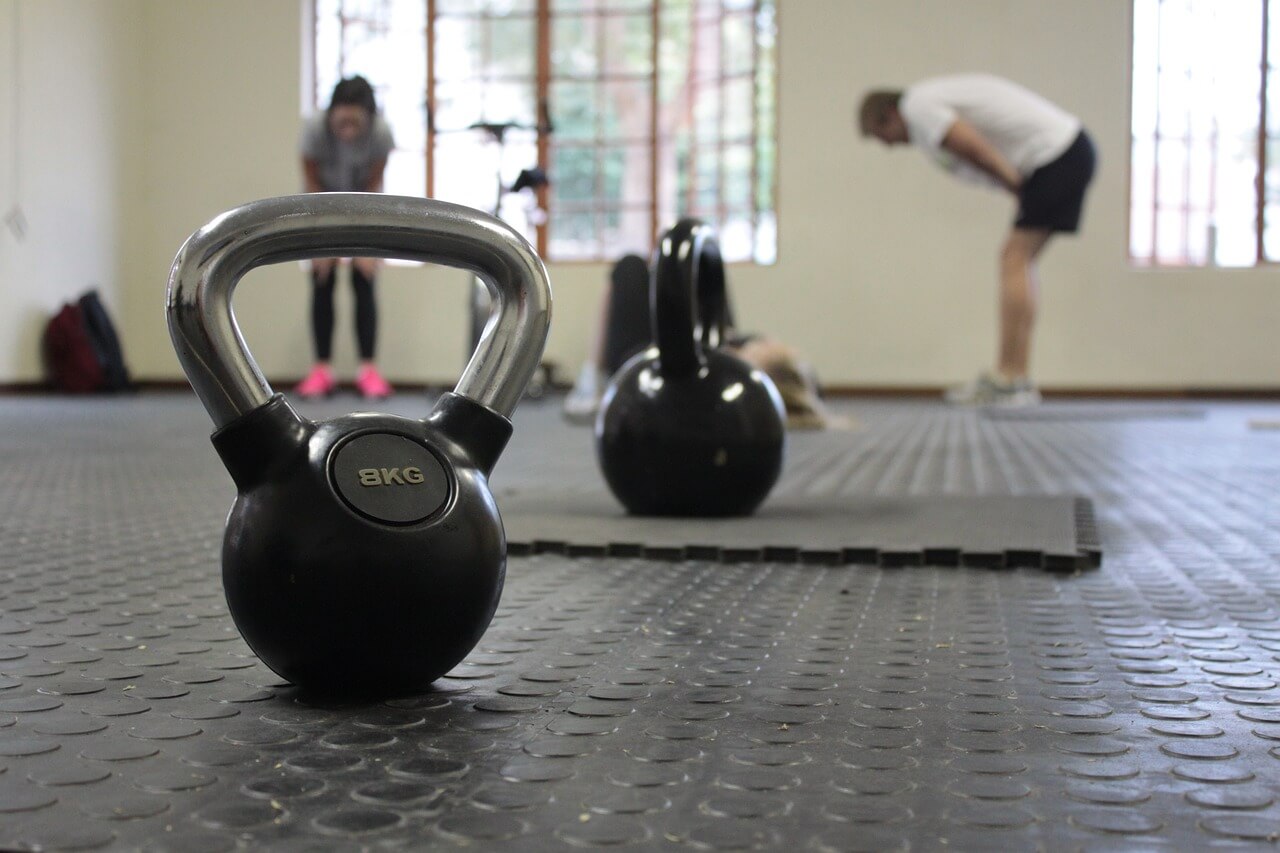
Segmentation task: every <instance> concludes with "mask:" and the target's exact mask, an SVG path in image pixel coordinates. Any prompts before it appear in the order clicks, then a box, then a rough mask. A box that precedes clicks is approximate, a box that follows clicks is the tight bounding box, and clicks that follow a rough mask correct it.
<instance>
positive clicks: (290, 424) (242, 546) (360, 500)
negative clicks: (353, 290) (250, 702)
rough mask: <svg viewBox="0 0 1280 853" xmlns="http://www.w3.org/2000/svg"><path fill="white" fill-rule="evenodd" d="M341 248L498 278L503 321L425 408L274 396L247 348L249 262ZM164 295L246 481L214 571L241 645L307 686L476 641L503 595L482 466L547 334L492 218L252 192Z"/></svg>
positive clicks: (196, 242)
mask: <svg viewBox="0 0 1280 853" xmlns="http://www.w3.org/2000/svg"><path fill="white" fill-rule="evenodd" d="M334 255H362V256H363V255H383V256H400V257H410V258H415V259H421V260H433V261H440V262H443V263H452V264H454V265H459V266H465V267H467V268H469V269H473V270H474V271H476V272H478V273H480V274H481V275H482V276H484V277H485V278H486V280H487V282H488V283H489V284H490V288H491V291H492V293H493V296H494V311H495V313H496V314H497V315H498V319H497V322H496V323H492V324H490V327H489V328H488V329H487V332H488V334H487V335H486V337H485V338H483V339H482V340H481V341H480V344H479V345H478V346H477V350H476V353H475V355H473V357H472V361H471V363H470V364H469V365H468V367H467V370H466V371H465V372H464V374H463V377H462V379H461V380H460V381H459V383H458V387H457V389H455V391H454V393H451V394H445V395H443V396H442V397H441V398H440V399H439V400H438V401H437V403H436V405H435V408H434V410H433V411H432V413H431V415H430V416H429V417H428V418H426V419H425V420H414V419H412V418H403V417H397V416H393V415H383V414H351V415H347V416H344V417H340V418H335V419H332V420H326V421H319V422H316V421H311V420H309V419H306V418H303V417H301V416H299V415H298V413H297V412H295V411H294V409H293V407H292V406H290V405H289V403H288V401H287V400H286V399H285V398H284V397H283V396H281V395H279V394H271V392H270V388H269V386H267V385H266V382H265V381H264V380H262V379H261V375H260V374H258V372H257V369H256V366H255V365H253V362H252V360H251V358H250V357H249V355H248V351H247V350H246V349H244V343H243V340H242V339H241V338H240V335H239V331H238V329H237V328H236V325H235V321H234V317H232V315H231V312H230V304H229V297H230V292H231V290H232V288H233V287H234V284H235V282H236V281H237V280H238V279H239V278H240V277H241V276H242V275H243V274H244V272H246V271H247V270H248V269H250V268H252V267H253V266H257V265H259V264H261V263H267V262H270V261H272V260H279V259H287V258H296V257H330V256H334ZM168 306H169V317H170V331H171V333H172V335H173V338H174V343H175V346H176V348H177V350H178V354H179V357H180V359H181V360H182V362H183V366H184V368H186V370H187V372H188V376H189V377H190V378H191V380H192V385H193V386H194V387H195V389H196V391H197V393H198V394H199V395H200V397H201V399H202V401H204V403H205V405H206V407H207V408H208V409H209V411H210V414H212V415H213V417H214V421H215V423H216V424H217V425H218V429H217V430H216V431H215V432H214V435H213V444H214V447H215V449H216V450H217V451H218V454H219V455H220V456H221V458H222V460H223V462H224V464H225V465H226V467H227V470H228V472H229V473H230V474H231V476H232V479H233V480H234V481H235V483H236V486H237V490H238V495H237V497H236V500H235V503H234V505H233V506H232V509H231V513H230V515H229V517H228V519H227V526H226V533H225V537H224V540H223V552H222V577H223V584H224V587H225V591H226V596H227V603H228V606H229V608H230V610H231V615H232V618H233V619H234V620H235V623H236V625H237V627H238V628H239V629H240V632H241V634H242V635H243V636H244V638H245V641H246V642H247V643H248V644H249V646H250V648H252V649H253V651H254V652H255V653H256V654H257V655H258V656H259V657H260V658H261V659H262V661H263V662H264V663H265V664H266V665H267V666H269V667H270V668H271V669H272V670H274V671H275V672H276V673H278V674H279V675H281V676H282V677H284V678H286V679H288V680H289V681H292V682H294V683H295V684H298V685H302V686H305V687H308V688H311V689H314V690H316V691H320V692H327V693H344V694H360V695H396V694H404V693H409V692H416V691H421V690H423V689H425V688H426V687H428V685H430V684H431V682H432V681H434V680H435V679H436V678H438V677H440V676H441V675H443V674H444V673H445V672H448V671H449V670H450V669H452V668H453V667H454V666H455V665H456V664H457V663H458V662H459V661H461V660H462V659H463V658H464V657H466V655H467V654H468V653H469V652H470V651H471V649H472V648H474V646H475V644H476V643H477V642H478V641H479V639H480V637H481V636H482V635H483V634H484V631H485V629H486V628H487V627H488V625H489V622H490V620H491V619H492V617H493V614H494V611H495V610H496V608H497V605H498V600H499V597H500V595H501V591H502V585H503V580H504V576H505V568H506V540H505V537H504V535H503V530H502V522H501V519H500V517H499V515H498V509H497V507H496V505H495V503H494V500H493V496H492V495H491V493H490V491H489V486H488V477H489V473H490V471H491V470H492V468H493V466H494V464H495V463H496V462H497V460H498V457H499V455H500V454H501V453H502V450H503V448H504V447H505V446H506V443H507V440H508V439H509V438H510V436H511V431H512V428H511V422H510V420H509V419H508V415H509V413H510V411H511V409H512V408H513V407H514V405H515V401H516V400H517V399H518V398H519V394H520V392H521V391H522V389H523V387H524V383H525V382H527V381H528V378H529V376H530V375H531V374H532V372H533V370H534V368H536V366H537V362H538V359H539V357H540V355H541V351H542V345H543V343H544V342H545V339H546V330H547V322H548V319H549V311H550V291H549V289H548V286H547V282H546V278H545V271H544V270H543V269H542V265H541V263H540V262H539V261H538V260H537V258H536V256H535V255H533V253H532V250H531V249H529V248H528V246H527V244H526V243H524V241H523V238H520V237H519V236H518V235H516V234H515V232H513V231H511V230H510V229H509V228H507V227H506V226H505V225H503V224H502V223H501V222H499V221H498V220H496V219H492V218H491V217H488V216H485V215H484V214H480V213H478V212H475V211H471V210H468V209H466V208H460V207H457V206H455V205H446V204H443V203H441V202H433V201H427V200H425V199H403V198H395V197H390V196H380V195H360V194H340V193H331V194H324V195H308V196H294V197H287V198H282V199H268V200H264V201H261V202H254V203H253V204H250V205H246V206H245V207H242V208H239V209H237V210H235V211H232V212H230V213H228V214H224V216H222V217H219V219H217V220H214V222H213V223H211V224H210V225H209V226H206V228H205V229H203V230H202V231H199V232H197V233H196V234H195V235H193V236H192V238H191V240H189V241H188V242H187V244H186V245H185V246H184V247H183V249H182V251H180V252H179V254H178V258H177V260H176V261H175V264H174V272H173V275H172V276H171V279H170V289H169V302H168ZM498 348H500V352H501V355H497V354H495V353H494V350H495V349H498ZM244 377H249V379H248V380H246V379H244ZM252 380H256V381H252Z"/></svg>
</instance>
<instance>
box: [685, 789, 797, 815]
mask: <svg viewBox="0 0 1280 853" xmlns="http://www.w3.org/2000/svg"><path fill="white" fill-rule="evenodd" d="M791 808H792V801H791V800H788V799H784V798H782V797H772V796H761V795H758V794H737V793H732V792H729V793H724V794H717V795H715V796H713V797H710V798H708V799H706V800H703V801H702V802H701V803H700V804H699V805H698V811H700V812H701V813H702V814H705V815H710V816H711V817H727V818H735V819H738V820H747V819H751V818H775V817H781V816H783V815H786V814H788V813H789V812H790V811H791Z"/></svg>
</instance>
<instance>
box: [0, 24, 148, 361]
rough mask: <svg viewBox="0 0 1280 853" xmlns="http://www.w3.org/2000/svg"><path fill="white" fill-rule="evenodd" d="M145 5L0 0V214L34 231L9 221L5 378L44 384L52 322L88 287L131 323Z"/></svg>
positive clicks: (3, 239)
mask: <svg viewBox="0 0 1280 853" xmlns="http://www.w3.org/2000/svg"><path fill="white" fill-rule="evenodd" d="M137 8H138V4H137V3H136V2H135V1H134V0H115V2H112V3H110V4H107V3H95V2H92V0H0V217H3V216H4V215H5V214H7V213H8V212H9V211H11V210H12V209H13V208H14V206H15V205H17V206H18V207H19V208H20V210H21V211H22V213H23V215H24V218H25V220H26V226H27V227H26V233H25V236H23V237H22V238H19V237H18V235H16V234H15V233H14V232H13V231H11V230H10V229H9V228H7V227H4V226H0V382H30V381H35V380H38V379H39V378H40V376H41V372H42V368H41V363H40V357H39V343H40V333H41V330H42V328H43V324H44V322H45V321H46V320H47V318H48V316H49V315H50V314H52V313H53V312H54V311H55V310H56V309H57V307H58V306H59V305H60V304H61V303H62V302H63V301H64V300H68V299H72V298H75V297H77V296H79V294H80V293H81V292H83V291H84V290H85V289H87V288H89V287H90V286H97V287H99V288H100V289H101V291H102V295H103V297H104V300H105V301H106V303H107V305H108V308H109V309H112V310H114V311H115V313H116V317H117V321H119V320H120V319H121V318H120V312H121V310H122V300H121V292H122V281H121V272H122V269H123V265H124V255H125V249H124V239H125V238H124V231H125V229H126V225H127V222H126V219H125V217H124V216H123V215H122V214H123V210H124V204H123V201H124V199H125V197H126V196H127V195H128V194H129V192H130V190H131V187H130V186H129V180H130V178H131V176H132V175H133V174H134V172H133V165H132V163H133V157H134V147H135V146H137V145H139V144H140V143H141V142H142V138H141V137H140V136H139V135H138V134H137V129H136V127H135V126H134V119H135V118H136V113H137V109H138V104H137V103H136V101H134V100H133V99H132V98H131V96H130V95H129V87H130V85H131V83H132V82H133V81H135V80H136V76H137V75H136V67H135V66H136V56H137V48H138V45H137V44H136V42H135V40H134V29H133V26H132V24H131V23H130V18H131V16H132V15H133V13H134V12H135V11H136V9H137ZM126 346H128V342H127V341H126Z"/></svg>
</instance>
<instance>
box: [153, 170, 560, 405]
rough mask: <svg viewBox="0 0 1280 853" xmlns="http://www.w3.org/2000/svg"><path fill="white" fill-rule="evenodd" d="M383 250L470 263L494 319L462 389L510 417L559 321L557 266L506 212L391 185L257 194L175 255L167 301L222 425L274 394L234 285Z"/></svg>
mask: <svg viewBox="0 0 1280 853" xmlns="http://www.w3.org/2000/svg"><path fill="white" fill-rule="evenodd" d="M332 257H384V258H405V259H409V260H416V261H426V262H432V263H440V264H445V265H448V266H452V267H459V268H462V269H466V270H470V271H471V272H473V273H475V274H476V275H478V276H479V277H480V279H481V280H483V281H484V283H485V285H486V286H487V287H488V289H489V293H490V295H491V297H492V308H491V309H490V316H489V322H488V323H487V324H486V325H485V328H484V333H483V334H482V335H481V336H480V342H479V343H478V344H477V345H476V349H475V352H474V353H472V355H471V360H470V361H469V362H467V366H466V368H465V369H464V370H463V372H462V376H461V377H460V378H459V379H458V384H457V387H455V388H454V393H456V394H459V395H461V396H463V397H467V398H470V399H471V400H474V401H475V402H477V403H480V404H481V405H483V406H485V407H487V408H489V409H492V410H493V411H495V412H497V413H498V414H500V415H502V416H504V417H510V415H511V413H512V411H514V409H515V407H516V404H517V402H519V400H520V396H521V394H523V393H524V389H525V386H526V385H527V384H528V382H529V379H530V378H531V377H532V376H533V373H534V371H535V370H537V368H538V363H539V361H540V360H541V358H542V349H543V346H544V345H545V344H546V340H547V332H548V329H549V327H550V323H551V287H550V283H549V281H548V279H547V271H546V268H545V267H544V266H543V264H542V261H541V260H539V258H538V256H537V254H535V253H534V250H533V248H532V247H531V246H530V245H529V243H528V242H527V241H526V240H525V239H524V238H523V237H521V236H520V235H519V234H518V233H517V232H516V231H515V230H514V229H512V228H511V227H510V226H509V225H507V224H506V223H505V222H502V221H501V220H499V219H497V218H495V217H493V216H490V215H488V214H485V213H482V212H480V211H478V210H473V209H471V208H468V207H463V206H461V205H456V204H449V203H447V202H442V201H435V200H432V199H425V198H411V197H407V196H390V195H382V194H380V193H312V194H305V195H292V196H282V197H279V198H267V199H262V200H260V201H254V202H250V203H248V204H246V205H243V206H242V207H237V208H235V209H234V210H230V211H227V212H226V213H223V214H222V215H220V216H218V217H216V218H215V219H213V220H212V221H211V222H209V223H208V224H207V225H205V226H204V227H203V228H201V229H200V230H199V231H197V232H195V233H194V234H192V235H191V237H190V238H189V239H188V240H187V242H186V243H184V244H183V246H182V248H181V249H179V250H178V255H177V257H176V258H174V261H173V269H172V271H171V272H170V274H169V287H168V291H167V295H166V299H165V310H166V314H167V317H168V323H169V335H170V337H171V338H172V339H173V345H174V349H175V350H176V351H177V354H178V361H179V362H180V363H181V365H182V369H183V370H184V371H186V374H187V377H188V378H189V379H190V381H191V386H192V388H194V389H195V392H196V395H197V396H199V398H200V400H201V402H203V403H204V406H205V409H206V410H208V412H209V416H210V417H211V418H213V422H214V424H215V425H216V426H217V427H223V426H225V425H226V424H228V423H230V422H232V421H234V420H235V419H236V418H238V417H240V416H241V415H244V414H246V413H248V412H250V411H253V410H254V409H256V408H258V407H259V406H261V405H262V404H264V403H266V402H267V401H268V400H270V399H271V396H272V394H273V392H272V390H271V386H270V385H269V384H268V383H267V380H266V379H265V378H264V377H263V375H262V371H261V370H259V369H258V365H257V363H255V362H254V360H253V356H251V355H250V354H249V349H248V347H247V346H245V342H244V338H243V336H242V335H241V334H240V327H239V325H238V324H237V323H236V319H235V314H234V312H233V311H232V310H231V294H232V293H233V292H234V290H235V288H236V284H237V283H239V281H240V279H241V278H242V277H243V276H244V275H245V273H247V272H249V270H251V269H253V268H254V267H258V266H262V265H264V264H271V263H279V262H282V261H292V260H302V259H305V258H332Z"/></svg>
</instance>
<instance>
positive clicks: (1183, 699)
mask: <svg viewBox="0 0 1280 853" xmlns="http://www.w3.org/2000/svg"><path fill="white" fill-rule="evenodd" d="M558 405H559V400H558V399H557V398H547V399H544V400H541V401H526V402H525V403H523V404H522V406H521V408H520V409H519V410H518V412H517V414H516V418H515V421H516V433H515V436H514V438H513V440H512V443H511V445H510V447H509V448H508V450H507V453H506V455H505V456H504V458H503V460H502V461H500V462H499V465H498V468H497V471H496V472H495V478H494V480H495V485H498V486H501V485H503V484H506V485H510V484H511V483H513V482H516V481H517V480H520V478H524V479H523V480H520V482H522V483H523V485H524V486H525V487H528V488H546V489H550V490H555V489H558V488H571V487H573V486H574V484H575V483H577V484H578V485H581V484H582V483H584V482H588V480H587V478H592V477H596V476H598V475H597V474H596V472H595V469H594V464H593V462H592V458H591V444H590V431H589V430H585V429H582V428H572V427H569V426H567V425H565V424H564V423H563V422H562V421H561V420H560V417H559V409H558ZM1055 405H1056V406H1057V408H1055V409H1053V410H1052V412H1053V413H1054V414H1055V416H1054V417H1046V418H1039V419H1034V420H1003V419H996V418H990V417H986V416H984V415H982V414H981V413H978V412H974V411H960V410H953V409H947V408H944V407H942V406H941V405H938V404H932V403H917V402H897V403H887V402H883V401H880V402H873V401H851V402H848V403H841V408H842V411H846V412H847V413H848V414H851V415H853V416H854V417H856V418H857V419H858V421H859V423H860V427H861V428H860V429H857V430H854V431H851V432H848V433H847V434H845V435H844V436H843V437H841V438H840V439H838V440H840V441H847V453H844V454H842V455H839V456H838V457H833V456H831V455H830V454H826V455H823V454H819V453H818V451H817V449H816V448H826V449H829V448H830V441H831V440H832V439H831V437H830V436H827V437H824V438H823V439H822V440H821V441H818V440H816V439H815V438H814V437H813V436H806V435H803V434H797V435H794V436H793V439H792V441H791V444H790V447H789V451H788V452H789V456H788V462H787V465H788V467H787V472H786V473H785V474H784V478H783V481H782V483H781V484H780V485H779V489H781V490H786V489H800V488H803V489H807V490H809V491H810V492H812V491H813V490H814V489H826V490H829V491H830V492H831V493H832V494H835V493H838V492H865V493H867V494H880V495H904V494H909V495H933V494H991V495H1009V494H1014V495H1024V494H1075V495H1082V496H1085V497H1087V498H1089V499H1091V500H1092V502H1093V504H1094V509H1095V513H1096V519H1097V523H1098V536H1099V539H1100V541H1101V544H1102V550H1103V553H1104V559H1103V563H1102V565H1101V567H1099V568H1096V569H1085V570H1080V571H1075V572H1068V573H1061V572H1050V571H1046V570H1043V569H1032V568H978V567H957V566H905V567H900V568H881V567H876V566H861V565H853V566H822V565H804V564H798V563H788V564H783V563H767V562H743V563H719V562H715V563H713V562H699V561H683V562H681V561H670V560H667V561H660V560H643V559H634V558H604V557H568V556H563V555H554V554H540V555H536V556H525V557H513V558H512V559H511V560H510V561H509V565H508V576H507V588H506V592H505V594H504V596H503V600H502V605H501V607H500V610H499V613H498V616H497V618H496V619H495V620H494V622H493V625H492V627H491V628H490V630H489V632H488V633H487V634H486V636H485V637H484V639H483V640H482V641H481V643H480V645H479V647H478V648H477V649H476V650H475V652H474V653H473V654H472V655H471V656H470V658H469V659H468V660H467V661H466V662H465V663H464V664H463V665H461V666H459V667H458V668H457V669H456V670H454V671H453V672H452V673H450V674H449V675H448V676H447V677H446V678H443V679H441V680H440V682H438V685H437V689H436V690H434V691H433V692H431V693H429V694H426V695H422V696H417V697H412V698H407V699H397V700H391V701H387V702H384V703H375V704H363V705H356V706H342V705H334V704H325V703H314V702H311V701H309V700H308V699H307V697H305V696H300V695H298V693H297V692H296V691H295V689H294V688H292V687H290V686H288V685H287V684H284V683H282V682H281V681H280V680H279V678H278V677H276V676H275V675H273V674H272V673H271V672H270V671H269V670H267V669H266V668H265V667H264V666H262V665H261V664H260V663H258V662H257V660H256V659H255V658H254V657H253V656H252V655H251V653H250V652H249V650H248V648H247V647H246V646H245V645H244V643H243V641H241V640H240V638H239V635H238V634H237V633H236V631H235V629H234V626H233V625H232V623H231V621H230V619H229V617H228V616H227V613H226V607H225V603H224V600H223V597H222V592H221V587H220V580H219V545H220V537H221V528H222V523H223V519H224V517H225V514H226V510H227V508H228V506H229V504H230V501H231V498H232V488H231V483H230V480H229V478H228V477H227V476H226V474H225V473H224V472H223V471H222V470H221V468H220V467H219V463H218V460H217V458H216V456H215V454H214V452H213V450H212V448H211V447H210V445H209V442H208V433H209V424H208V420H207V418H206V417H205V415H204V413H203V411H202V410H201V409H200V408H199V405H198V404H197V402H196V401H195V398H194V397H192V396H190V395H187V394H171V395H164V394H153V395H139V396H135V397H131V398H124V399H110V400H107V399H102V400H92V401H87V402H86V401H72V400H66V399H59V398H51V397H32V398H19V397H8V398H3V399H0V459H2V464H0V507H3V512H2V513H0V847H3V848H4V849H20V850H88V849H110V850H130V849H137V848H141V849H146V850H175V851H183V853H203V851H226V850H263V849H271V850H353V851H354V850H378V849H451V848H454V847H459V848H462V847H465V848H468V849H478V850H547V849H572V848H596V847H601V848H611V849H666V850H684V849H688V850H767V849H780V848H783V847H786V848H789V849H794V850H805V851H810V850H814V851H823V850H833V851H844V850H908V849H910V850H992V849H999V850H1002V851H1019V850H1053V851H1057V850H1126V851H1127V850H1148V849H1177V850H1204V849H1210V848H1219V847H1221V848H1228V849H1235V848H1257V847H1263V846H1271V845H1272V844H1273V843H1274V842H1276V841H1277V840H1278V839H1280V805H1278V804H1277V802H1276V800H1277V796H1280V687H1278V685H1277V678H1276V676H1277V674H1278V673H1280V619H1278V618H1277V617H1278V616H1280V499H1278V498H1280V431H1277V430H1274V429H1268V428H1267V427H1268V426H1269V425H1271V424H1273V423H1274V422H1275V420H1276V418H1277V411H1276V408H1275V407H1274V406H1261V405H1246V404H1232V403H1200V402H1196V403H1194V404H1190V405H1188V404H1187V403H1185V402H1183V403H1177V404H1174V403H1153V402H1151V401H1143V402H1141V403H1137V402H1134V403H1123V402H1100V403H1093V404H1089V405H1088V406H1087V407H1084V406H1081V407H1080V408H1076V409H1073V408H1072V406H1077V405H1081V404H1066V403H1063V404H1055ZM347 407H359V406H358V404H357V403H356V401H354V400H352V399H344V398H337V399H335V400H333V401H331V402H327V403H325V404H323V405H320V406H303V407H301V409H302V411H304V413H306V414H310V415H313V416H319V415H322V414H324V413H327V412H332V413H336V412H339V411H345V410H346V408H347ZM388 408H390V409H391V410H393V411H397V412H400V413H404V414H419V415H421V414H425V413H426V411H427V410H428V401H427V400H425V399H423V398H422V397H421V396H419V395H407V394H406V395H401V396H400V397H398V398H396V399H395V400H394V401H393V402H392V403H390V404H389V406H388ZM824 453H825V451H824ZM504 469H506V473H505V474H504ZM504 476H505V477H507V480H505V481H504V479H503V478H504Z"/></svg>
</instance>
